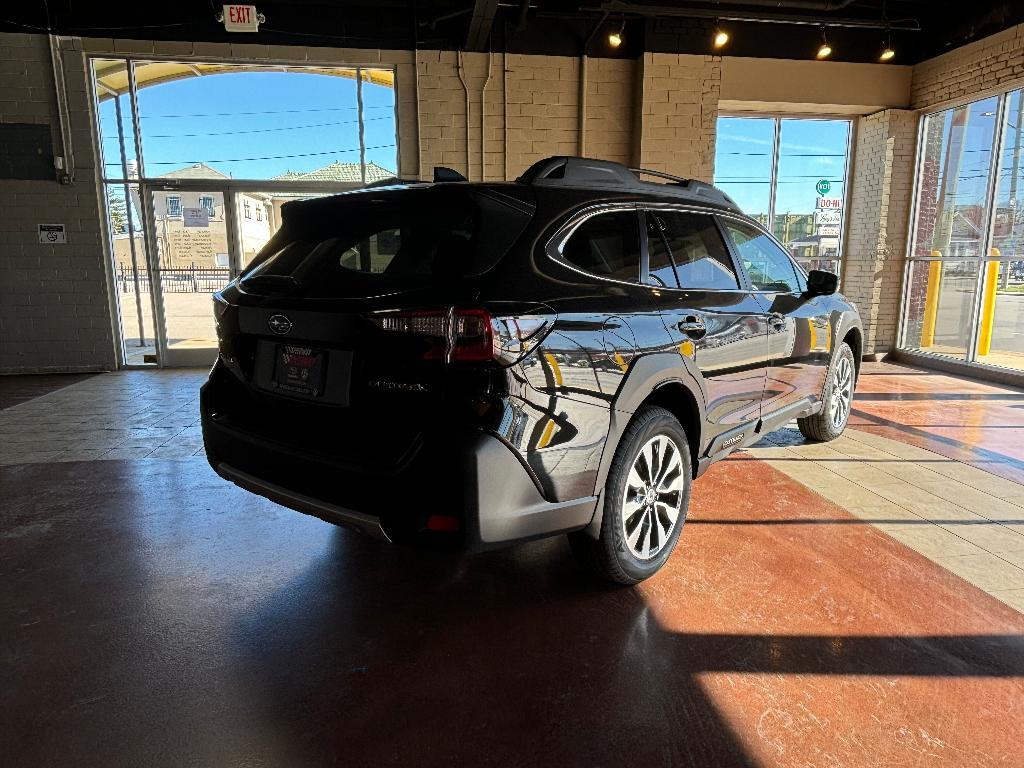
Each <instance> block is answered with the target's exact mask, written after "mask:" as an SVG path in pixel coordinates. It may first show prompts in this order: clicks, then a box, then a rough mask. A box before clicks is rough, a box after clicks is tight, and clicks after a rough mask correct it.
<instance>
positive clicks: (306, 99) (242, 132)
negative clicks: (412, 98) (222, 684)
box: [100, 72, 396, 179]
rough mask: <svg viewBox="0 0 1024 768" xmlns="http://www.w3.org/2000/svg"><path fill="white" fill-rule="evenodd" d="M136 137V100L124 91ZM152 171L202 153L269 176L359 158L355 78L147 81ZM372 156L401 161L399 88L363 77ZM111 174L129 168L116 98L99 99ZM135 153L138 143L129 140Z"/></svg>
mask: <svg viewBox="0 0 1024 768" xmlns="http://www.w3.org/2000/svg"><path fill="white" fill-rule="evenodd" d="M121 101H122V110H123V121H124V124H125V128H126V132H125V139H126V142H127V143H128V144H129V145H130V144H131V135H132V134H131V123H130V118H129V114H128V103H127V102H128V100H127V98H122V100H121ZM138 101H139V119H140V120H139V121H140V124H141V129H142V141H143V157H144V159H145V163H146V173H147V175H148V176H157V175H160V174H162V173H166V172H168V171H173V170H175V169H176V168H180V167H182V166H186V165H191V164H193V163H197V162H203V163H206V164H207V165H210V166H212V167H214V168H216V169H217V170H219V171H222V172H224V173H227V174H230V175H231V176H232V177H233V178H236V179H269V178H272V177H273V176H276V175H278V174H280V173H284V172H285V171H289V170H291V171H311V170H314V169H316V168H321V167H323V166H325V165H329V164H330V163H332V162H335V161H342V162H352V163H358V162H359V151H358V150H359V133H358V122H357V114H358V112H357V109H356V83H355V81H354V80H352V79H349V78H344V77H333V76H329V75H318V74H308V73H298V72H237V73H230V74H213V75H203V76H201V77H193V78H187V79H184V80H175V81H171V82H168V83H163V84H160V85H153V86H149V87H146V88H141V89H140V90H139V93H138ZM363 105H364V113H365V142H366V146H367V151H366V159H367V162H371V161H372V162H376V163H377V164H379V165H381V166H383V167H385V168H387V169H389V170H394V169H395V165H396V163H395V146H394V145H395V119H394V91H393V90H392V89H391V88H387V87H383V86H377V85H372V84H369V83H364V84H363ZM100 119H101V123H102V132H103V146H104V158H105V162H106V164H107V175H108V177H114V176H120V171H119V169H118V168H117V165H119V163H120V154H119V152H118V140H117V124H116V119H115V111H114V103H113V100H112V99H108V100H106V101H104V102H102V103H101V105H100ZM126 149H127V150H128V151H127V156H128V158H129V159H131V158H132V157H134V149H133V148H132V147H130V146H128V147H127V148H126Z"/></svg>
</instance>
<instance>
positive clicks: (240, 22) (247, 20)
mask: <svg viewBox="0 0 1024 768" xmlns="http://www.w3.org/2000/svg"><path fill="white" fill-rule="evenodd" d="M224 29H226V30H227V31H228V32H259V31H260V16H259V14H258V13H256V6H255V5H225V6H224Z"/></svg>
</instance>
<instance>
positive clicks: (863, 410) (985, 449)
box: [850, 363, 1024, 483]
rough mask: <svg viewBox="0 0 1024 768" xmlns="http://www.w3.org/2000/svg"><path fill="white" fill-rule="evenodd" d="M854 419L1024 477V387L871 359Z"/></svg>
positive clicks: (865, 427) (857, 424) (878, 431)
mask: <svg viewBox="0 0 1024 768" xmlns="http://www.w3.org/2000/svg"><path fill="white" fill-rule="evenodd" d="M850 426H851V427H854V428H855V429H856V430H858V431H863V432H870V433H872V434H875V435H881V436H883V437H888V438H891V439H893V440H897V441H900V442H904V443H908V444H910V445H916V446H917V447H919V448H925V449H927V450H929V451H934V452H935V453H938V454H940V455H942V456H945V457H947V458H950V459H955V460H956V461H960V462H964V463H966V464H970V465H971V466H974V467H978V468H979V469H983V470H985V471H986V472H990V473H992V474H995V475H998V476H1000V477H1004V478H1007V479H1009V480H1016V481H1017V482H1021V483H1024V392H1021V391H1020V390H1018V389H1013V388H1011V387H1003V386H998V385H994V384H987V383H985V382H981V381H977V380H974V379H968V378H964V377H959V376H950V375H947V374H942V373H937V372H934V371H926V370H922V369H920V368H911V367H909V366H904V365H891V364H888V363H873V364H872V363H868V364H865V366H864V369H863V371H862V374H861V377H860V381H858V383H857V394H856V397H855V400H854V409H853V414H852V415H851V417H850Z"/></svg>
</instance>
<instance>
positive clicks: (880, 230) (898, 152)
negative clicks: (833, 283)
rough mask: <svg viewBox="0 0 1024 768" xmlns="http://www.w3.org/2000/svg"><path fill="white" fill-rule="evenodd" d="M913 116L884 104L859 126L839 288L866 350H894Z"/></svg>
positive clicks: (911, 164) (909, 188)
mask: <svg viewBox="0 0 1024 768" xmlns="http://www.w3.org/2000/svg"><path fill="white" fill-rule="evenodd" d="M916 130H917V115H916V114H915V113H914V112H911V111H909V110H901V109H887V110H884V111H882V112H878V113H876V114H873V115H868V116H867V117H863V118H861V119H860V120H859V121H858V125H857V144H856V149H855V154H854V165H853V169H852V174H851V179H852V185H851V192H850V221H849V223H848V228H847V236H846V250H845V252H844V255H843V259H844V265H843V293H844V294H845V295H846V296H847V297H848V298H849V299H851V300H852V301H853V302H854V303H855V304H857V307H858V309H860V313H861V318H862V319H863V321H864V353H865V354H881V353H885V352H888V351H889V350H891V349H893V348H894V346H895V343H896V329H897V326H898V323H899V305H900V288H901V285H902V280H903V264H904V249H905V247H906V239H907V217H908V215H909V210H910V201H911V193H912V185H913V170H914V151H915V148H916V142H915V136H916Z"/></svg>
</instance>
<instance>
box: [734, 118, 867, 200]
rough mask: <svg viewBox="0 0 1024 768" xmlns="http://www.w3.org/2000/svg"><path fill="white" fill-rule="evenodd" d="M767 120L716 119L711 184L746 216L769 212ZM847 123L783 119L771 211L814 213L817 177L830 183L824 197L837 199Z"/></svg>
mask: <svg viewBox="0 0 1024 768" xmlns="http://www.w3.org/2000/svg"><path fill="white" fill-rule="evenodd" d="M773 122H774V121H773V120H772V119H771V118H754V119H751V118H728V117H723V118H721V119H719V121H718V136H717V139H716V148H715V183H716V184H718V185H719V186H720V187H722V189H724V190H725V191H726V192H727V193H728V194H729V195H730V196H732V198H733V199H734V200H735V201H736V203H737V204H738V205H739V206H740V207H741V208H742V209H743V210H744V211H746V212H747V213H750V214H758V213H767V212H768V196H769V194H770V183H769V182H770V179H771V157H772V143H773V141H774V138H773V136H774V127H773ZM849 130H850V124H849V122H847V121H845V120H783V121H782V133H781V136H780V143H779V178H778V192H777V195H776V202H775V212H776V214H781V213H813V212H814V209H815V202H816V200H817V198H818V193H817V191H816V189H815V185H816V184H817V182H818V181H819V180H820V179H827V180H828V181H829V182H831V184H832V188H831V190H830V191H829V193H828V197H842V196H843V194H844V190H843V176H844V173H845V167H846V161H847V157H846V153H847V139H848V135H849Z"/></svg>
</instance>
